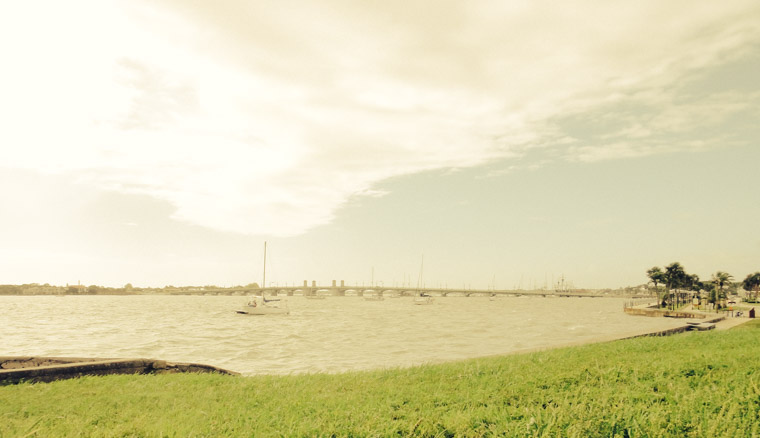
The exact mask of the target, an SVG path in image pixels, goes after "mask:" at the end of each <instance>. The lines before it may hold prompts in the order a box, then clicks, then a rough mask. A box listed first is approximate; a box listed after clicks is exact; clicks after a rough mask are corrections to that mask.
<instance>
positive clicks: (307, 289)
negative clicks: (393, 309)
mask: <svg viewBox="0 0 760 438" xmlns="http://www.w3.org/2000/svg"><path fill="white" fill-rule="evenodd" d="M183 294H191V295H267V296H274V295H287V296H294V295H303V296H307V297H308V296H334V297H342V296H365V295H368V296H369V295H377V296H416V295H420V294H426V295H431V296H439V297H446V296H449V295H451V296H465V297H470V296H542V297H580V298H583V297H586V298H600V297H603V295H597V294H592V293H588V292H584V291H572V290H563V291H557V290H492V289H465V288H461V289H460V288H419V289H418V288H416V287H409V286H383V285H377V284H375V285H369V286H368V285H347V284H345V282H344V281H341V282H340V285H338V284H337V281H335V280H333V282H332V284H331V285H329V286H326V285H317V283H316V281H312V283H311V285H309V284H308V282H307V281H304V282H303V285H301V286H277V285H274V286H267V287H263V288H262V287H260V288H248V287H239V288H228V289H218V290H203V291H189V292H183Z"/></svg>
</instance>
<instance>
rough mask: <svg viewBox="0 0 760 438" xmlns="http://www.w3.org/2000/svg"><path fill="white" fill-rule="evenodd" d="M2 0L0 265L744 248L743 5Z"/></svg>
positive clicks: (737, 260) (457, 265) (706, 265)
mask: <svg viewBox="0 0 760 438" xmlns="http://www.w3.org/2000/svg"><path fill="white" fill-rule="evenodd" d="M435 6H436V7H435V8H431V4H430V3H429V2H415V1H411V2H410V1H405V2H399V1H386V2H381V3H377V4H371V5H369V4H362V3H355V2H347V1H343V0H328V1H320V2H308V1H299V2H254V3H251V2H245V1H234V0H231V1H225V2H215V3H211V2H209V3H204V2H201V3H194V4H187V3H186V2H180V1H175V0H157V1H155V0H154V1H150V2H148V1H140V0H133V1H111V0H109V1H81V0H75V1H72V2H65V3H61V2H53V1H40V2H16V3H10V4H5V5H2V6H0V49H1V53H3V56H4V60H3V61H4V62H3V69H2V70H0V96H2V99H0V121H2V126H3V127H2V129H0V205H2V214H0V242H2V244H0V284H20V283H30V282H36V283H50V284H59V285H63V284H66V283H69V284H76V283H77V282H78V281H81V282H82V284H86V285H91V284H96V285H103V286H111V287H120V286H123V285H124V284H126V283H131V284H133V285H135V286H137V287H148V286H152V287H162V286H164V285H176V286H180V285H212V284H213V285H218V286H233V285H238V284H248V283H252V282H261V280H262V269H263V258H262V251H263V242H264V241H267V242H269V244H268V247H269V256H268V258H267V280H268V282H270V281H271V282H273V283H279V284H286V283H287V284H293V283H302V282H303V280H308V281H310V282H311V281H312V280H316V281H317V282H319V283H323V284H324V283H329V282H330V281H331V280H337V281H340V280H345V281H346V282H350V283H362V282H364V283H367V284H368V283H369V282H370V281H372V279H373V278H374V280H375V281H376V282H383V283H384V284H386V285H391V284H401V283H405V282H406V283H409V282H411V283H412V284H416V282H417V279H418V277H419V275H420V263H421V260H422V257H423V255H424V260H425V263H424V268H423V270H422V282H423V283H425V284H426V285H427V286H430V287H432V286H436V287H438V286H451V287H462V286H466V287H471V288H481V289H485V288H489V287H493V286H495V287H496V288H499V289H511V288H513V287H518V286H522V287H523V288H526V287H532V286H533V285H535V286H536V287H543V286H544V285H547V286H548V287H552V282H556V281H557V280H558V279H559V278H560V277H561V276H564V278H565V279H566V280H568V281H570V282H572V283H573V284H574V285H575V286H576V287H579V288H608V287H609V288H616V287H621V286H630V285H637V284H642V283H645V282H646V281H647V278H646V270H647V269H649V268H651V267H652V266H664V265H666V264H669V263H671V262H675V261H678V262H680V263H681V264H682V265H683V266H684V267H685V269H686V270H687V272H689V273H696V274H698V275H699V276H700V278H702V279H703V280H706V279H709V277H710V275H711V274H712V273H714V272H715V271H718V270H721V271H726V272H729V273H730V274H732V275H733V276H734V279H735V280H741V279H743V278H744V277H745V276H746V275H747V274H750V273H752V272H756V271H760V225H758V220H759V219H760V181H759V180H758V178H759V177H760V172H758V169H759V168H760V82H759V81H758V79H757V78H758V77H760V3H758V2H757V1H755V0H746V1H744V0H729V1H724V2H719V3H716V2H693V1H682V0H673V1H668V2H659V1H653V0H652V1H642V2H636V3H630V2H616V1H613V2H597V1H571V2H561V3H557V2H548V1H530V2H523V1H519V2H518V1H510V2H497V1H484V2H475V3H466V2H455V1H443V2H436V3H435Z"/></svg>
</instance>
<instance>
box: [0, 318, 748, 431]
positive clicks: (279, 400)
mask: <svg viewBox="0 0 760 438" xmlns="http://www.w3.org/2000/svg"><path fill="white" fill-rule="evenodd" d="M758 328H760V325H758V324H752V325H744V326H741V327H739V328H737V329H735V330H731V331H726V332H702V333H685V334H682V335H676V336H671V337H666V338H638V339H631V340H625V341H616V342H609V343H604V344H596V345H587V346H581V347H572V348H563V349H557V350H550V351H544V352H538V353H530V354H523V355H511V356H503V357H490V358H483V359H476V360H468V361H462V362H453V363H447V364H442V365H431V366H422V367H415V368H409V369H396V370H387V371H374V372H352V373H347V374H339V375H298V376H283V377H275V376H265V377H230V376H219V375H200V374H198V375H191V374H177V375H163V376H108V377H87V378H82V379H77V380H68V381H60V382H54V383H49V384H34V385H30V384H22V385H16V386H3V387H0V436H2V437H27V436H28V437H32V436H150V437H152V436H181V437H186V436H440V437H450V436H563V437H565V436H567V437H576V436H577V437H586V436H627V437H645V436H650V437H659V436H679V437H680V436H702V437H718V436H727V437H741V436H748V437H749V436H760V422H759V421H758V418H759V416H760V373H758V367H759V366H760V360H759V359H760V330H758Z"/></svg>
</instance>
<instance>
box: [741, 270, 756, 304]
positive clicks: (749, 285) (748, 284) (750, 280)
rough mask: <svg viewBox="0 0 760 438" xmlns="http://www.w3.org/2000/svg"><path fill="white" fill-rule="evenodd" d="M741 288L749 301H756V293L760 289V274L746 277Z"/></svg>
mask: <svg viewBox="0 0 760 438" xmlns="http://www.w3.org/2000/svg"><path fill="white" fill-rule="evenodd" d="M742 288H743V289H744V290H746V291H747V297H748V298H749V299H751V300H752V301H753V302H754V301H755V300H757V292H758V289H760V272H755V273H754V274H749V275H747V278H745V279H744V281H742ZM753 292H754V293H753Z"/></svg>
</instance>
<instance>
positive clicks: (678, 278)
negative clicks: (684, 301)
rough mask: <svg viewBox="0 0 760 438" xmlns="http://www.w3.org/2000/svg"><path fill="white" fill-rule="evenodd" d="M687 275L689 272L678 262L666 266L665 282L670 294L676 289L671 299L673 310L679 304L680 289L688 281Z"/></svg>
mask: <svg viewBox="0 0 760 438" xmlns="http://www.w3.org/2000/svg"><path fill="white" fill-rule="evenodd" d="M687 276H688V274H686V271H685V270H684V269H683V266H681V264H680V263H678V262H673V263H671V264H669V265H668V266H665V284H666V285H667V287H668V293H669V294H670V291H671V290H675V292H674V294H673V297H672V299H671V300H670V304H671V306H672V308H673V310H676V308H677V307H678V305H679V299H678V296H679V289H680V288H681V287H682V286H683V285H684V283H685V282H686V277H687Z"/></svg>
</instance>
